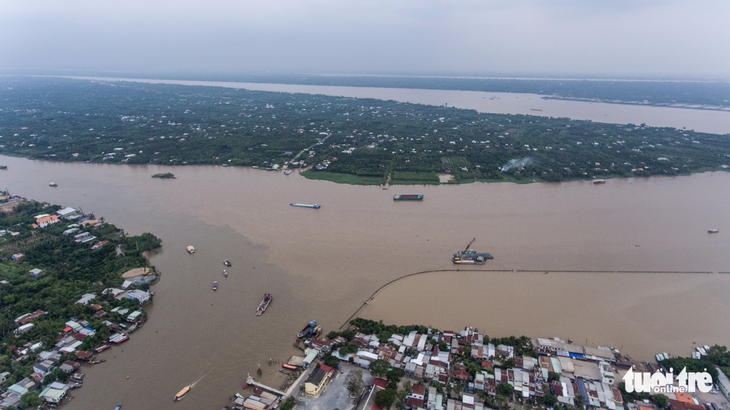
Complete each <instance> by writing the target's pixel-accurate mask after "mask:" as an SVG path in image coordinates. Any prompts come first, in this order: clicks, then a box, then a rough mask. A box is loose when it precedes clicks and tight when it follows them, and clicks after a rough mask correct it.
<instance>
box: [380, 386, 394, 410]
mask: <svg viewBox="0 0 730 410" xmlns="http://www.w3.org/2000/svg"><path fill="white" fill-rule="evenodd" d="M396 394H397V393H396V391H395V390H394V389H384V390H381V391H379V392H377V393H375V404H377V405H378V407H380V408H382V409H388V408H390V406H391V405H392V404H393V402H394V401H395V396H396Z"/></svg>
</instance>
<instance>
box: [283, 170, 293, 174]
mask: <svg viewBox="0 0 730 410" xmlns="http://www.w3.org/2000/svg"><path fill="white" fill-rule="evenodd" d="M291 172H292V171H291V169H285V170H284V175H289V174H291Z"/></svg>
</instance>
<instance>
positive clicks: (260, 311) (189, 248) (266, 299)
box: [186, 245, 274, 316]
mask: <svg viewBox="0 0 730 410" xmlns="http://www.w3.org/2000/svg"><path fill="white" fill-rule="evenodd" d="M186 249H187V251H188V253H189V254H191V255H192V254H194V253H195V247H194V246H193V245H188V246H187V248H186ZM223 265H224V266H225V267H231V266H232V264H231V261H230V260H229V259H224V260H223ZM223 276H224V277H226V278H227V277H228V270H227V269H223ZM216 290H218V281H217V280H214V281H213V291H214V292H215V291H216ZM273 299H274V298H273V296H271V293H265V294H264V298H263V299H262V300H261V303H259V306H258V307H257V308H256V316H261V315H262V314H263V313H264V312H265V311H266V309H268V307H269V305H270V304H271V301H272V300H273Z"/></svg>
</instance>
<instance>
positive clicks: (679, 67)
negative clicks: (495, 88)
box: [0, 0, 730, 79]
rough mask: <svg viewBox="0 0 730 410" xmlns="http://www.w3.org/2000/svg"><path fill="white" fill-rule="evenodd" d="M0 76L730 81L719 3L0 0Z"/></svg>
mask: <svg viewBox="0 0 730 410" xmlns="http://www.w3.org/2000/svg"><path fill="white" fill-rule="evenodd" d="M0 69H61V70H110V71H155V70H163V71H173V70H180V71H191V70H196V71H216V72H264V71H270V72H287V73H297V72H307V73H374V74H378V73H396V74H403V73H420V74H429V73H430V74H447V73H457V74H458V73H463V74H477V73H478V74H485V75H486V74H502V75H505V74H507V75H511V74H514V75H536V74H553V75H555V74H557V75H581V74H584V75H618V76H632V75H648V76H678V77H686V76H690V77H706V76H712V77H722V78H725V79H727V78H729V77H730V1H728V0H643V1H642V0H582V1H579V0H494V1H489V0H463V1H462V0H439V1H437V0H367V1H361V0H339V1H334V0H311V1H295V0H280V1H279V0H260V1H254V0H196V1H189V0H174V1H172V0H125V1H117V0H0Z"/></svg>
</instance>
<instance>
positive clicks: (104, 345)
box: [94, 344, 111, 353]
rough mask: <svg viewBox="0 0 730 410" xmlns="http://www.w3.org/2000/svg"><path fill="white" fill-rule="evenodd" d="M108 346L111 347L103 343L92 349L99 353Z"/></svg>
mask: <svg viewBox="0 0 730 410" xmlns="http://www.w3.org/2000/svg"><path fill="white" fill-rule="evenodd" d="M110 347H111V346H109V345H108V344H103V345H101V346H99V347H97V348H95V349H94V351H95V352H96V353H101V352H103V351H104V350H106V349H108V348H110Z"/></svg>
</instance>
